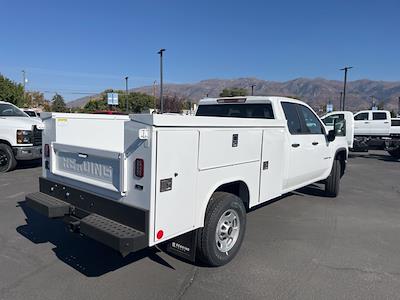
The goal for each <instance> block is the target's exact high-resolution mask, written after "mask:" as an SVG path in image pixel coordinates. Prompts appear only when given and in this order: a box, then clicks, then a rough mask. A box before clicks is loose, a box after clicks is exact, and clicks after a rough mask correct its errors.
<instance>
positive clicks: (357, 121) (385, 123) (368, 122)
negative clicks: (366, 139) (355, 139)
mask: <svg viewBox="0 0 400 300" xmlns="http://www.w3.org/2000/svg"><path fill="white" fill-rule="evenodd" d="M390 122H391V118H390V112H389V111H386V110H362V111H359V112H357V113H355V114H354V135H356V136H389V135H390V126H391V124H390Z"/></svg>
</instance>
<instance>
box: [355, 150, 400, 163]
mask: <svg viewBox="0 0 400 300" xmlns="http://www.w3.org/2000/svg"><path fill="white" fill-rule="evenodd" d="M349 158H367V159H378V160H381V161H387V162H400V160H399V159H397V158H394V157H391V156H390V155H386V154H377V153H366V152H362V153H354V152H350V154H349Z"/></svg>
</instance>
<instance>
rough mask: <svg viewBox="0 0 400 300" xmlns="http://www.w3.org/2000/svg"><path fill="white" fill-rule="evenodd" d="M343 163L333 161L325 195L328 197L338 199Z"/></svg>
mask: <svg viewBox="0 0 400 300" xmlns="http://www.w3.org/2000/svg"><path fill="white" fill-rule="evenodd" d="M340 175H341V163H340V160H338V159H335V160H334V161H333V165H332V170H331V173H330V174H329V176H328V178H327V179H326V182H325V194H326V195H327V196H328V197H337V196H338V195H339V189H340Z"/></svg>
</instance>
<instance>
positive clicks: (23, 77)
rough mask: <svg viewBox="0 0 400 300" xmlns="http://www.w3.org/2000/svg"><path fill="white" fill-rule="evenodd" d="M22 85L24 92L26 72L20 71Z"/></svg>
mask: <svg viewBox="0 0 400 300" xmlns="http://www.w3.org/2000/svg"><path fill="white" fill-rule="evenodd" d="M22 81H23V82H22V84H23V85H24V92H25V85H26V72H25V70H22Z"/></svg>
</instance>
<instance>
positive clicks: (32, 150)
mask: <svg viewBox="0 0 400 300" xmlns="http://www.w3.org/2000/svg"><path fill="white" fill-rule="evenodd" d="M43 128H44V125H43V123H42V121H40V120H38V119H35V118H30V117H29V116H28V115H27V114H26V113H24V112H23V111H22V110H20V109H19V108H18V107H16V106H15V105H13V104H11V103H8V102H3V101H0V172H7V171H11V170H12V169H14V168H15V167H16V165H17V162H18V161H21V160H33V159H40V158H41V157H42V130H43Z"/></svg>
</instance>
